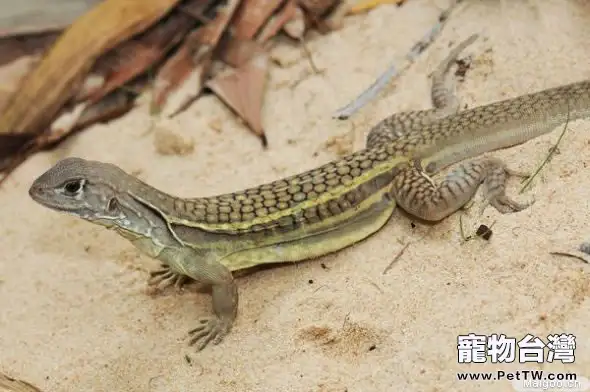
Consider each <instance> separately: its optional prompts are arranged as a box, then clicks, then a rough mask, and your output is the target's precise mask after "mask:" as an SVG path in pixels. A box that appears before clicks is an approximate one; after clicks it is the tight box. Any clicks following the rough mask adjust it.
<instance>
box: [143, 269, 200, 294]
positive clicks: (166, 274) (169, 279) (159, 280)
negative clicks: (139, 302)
mask: <svg viewBox="0 0 590 392" xmlns="http://www.w3.org/2000/svg"><path fill="white" fill-rule="evenodd" d="M189 281H190V278H189V277H188V276H186V275H182V274H179V273H177V272H174V271H172V270H171V269H170V267H168V266H167V265H164V264H162V268H161V269H159V270H156V271H152V272H150V278H149V279H148V286H150V287H153V288H155V289H156V290H158V291H161V290H164V289H166V288H168V287H170V286H174V288H175V290H176V292H180V291H182V288H183V286H184V285H185V284H186V283H188V282H189Z"/></svg>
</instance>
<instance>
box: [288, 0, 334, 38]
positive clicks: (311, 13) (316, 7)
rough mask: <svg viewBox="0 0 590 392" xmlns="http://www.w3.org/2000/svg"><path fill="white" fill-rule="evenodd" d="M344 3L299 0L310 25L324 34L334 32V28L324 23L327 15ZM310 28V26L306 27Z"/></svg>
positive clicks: (331, 0) (328, 0) (322, 0)
mask: <svg viewBox="0 0 590 392" xmlns="http://www.w3.org/2000/svg"><path fill="white" fill-rule="evenodd" d="M342 3H344V2H343V1H342V0H299V5H300V6H301V8H302V9H303V11H304V13H305V15H306V17H307V21H308V23H307V24H308V25H313V26H315V27H316V28H317V29H318V30H319V31H320V32H321V33H322V34H325V33H328V32H329V31H331V30H332V26H331V25H330V24H328V23H326V22H325V21H324V19H325V18H326V16H327V15H329V14H331V13H332V12H333V11H334V10H335V9H337V8H340V6H341V5H342ZM306 27H308V26H306Z"/></svg>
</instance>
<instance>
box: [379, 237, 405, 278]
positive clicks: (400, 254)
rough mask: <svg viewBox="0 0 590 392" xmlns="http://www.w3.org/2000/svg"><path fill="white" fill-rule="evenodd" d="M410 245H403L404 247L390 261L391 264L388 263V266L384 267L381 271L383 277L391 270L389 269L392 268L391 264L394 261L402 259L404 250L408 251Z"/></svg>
mask: <svg viewBox="0 0 590 392" xmlns="http://www.w3.org/2000/svg"><path fill="white" fill-rule="evenodd" d="M410 244H411V242H408V243H407V244H405V245H404V247H403V248H402V249H401V250H400V251H399V252H398V253H397V255H395V257H394V258H393V260H391V263H389V265H388V266H387V267H385V269H384V270H383V275H385V274H386V273H387V272H388V271H389V270H390V269H391V267H393V264H394V263H395V262H396V261H398V260H399V258H400V257H402V255H403V254H404V252H405V251H406V249H408V246H410Z"/></svg>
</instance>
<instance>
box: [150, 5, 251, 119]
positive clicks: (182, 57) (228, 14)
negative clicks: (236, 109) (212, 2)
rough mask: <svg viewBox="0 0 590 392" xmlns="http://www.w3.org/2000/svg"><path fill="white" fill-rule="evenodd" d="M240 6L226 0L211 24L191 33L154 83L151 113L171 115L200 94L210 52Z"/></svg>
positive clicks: (209, 60)
mask: <svg viewBox="0 0 590 392" xmlns="http://www.w3.org/2000/svg"><path fill="white" fill-rule="evenodd" d="M239 5H240V0H229V1H228V3H227V4H226V5H225V6H224V7H222V8H220V9H218V10H217V15H216V16H215V19H214V20H213V21H212V22H210V23H208V24H206V25H205V26H203V27H201V28H199V29H197V30H196V31H194V32H193V33H191V34H190V35H189V36H188V37H187V38H186V39H185V42H184V43H183V45H182V46H181V48H180V49H179V50H178V52H176V53H175V54H174V55H173V56H172V57H171V58H170V59H168V61H167V62H166V63H165V64H164V66H163V67H162V68H161V69H160V71H159V72H158V75H157V76H156V80H155V82H154V94H153V100H152V105H151V106H152V110H153V111H156V112H159V111H162V114H163V115H164V116H173V115H174V114H176V113H178V112H179V111H180V110H182V109H183V108H184V107H185V106H186V105H187V104H188V103H190V102H191V101H192V100H193V99H194V98H196V97H197V96H198V95H199V94H200V93H201V90H202V87H203V80H204V77H205V75H206V74H207V73H208V70H209V67H210V65H211V60H212V56H213V52H214V50H215V48H216V47H217V45H218V43H219V41H220V39H221V36H222V34H223V32H224V31H225V30H226V28H227V26H228V23H229V21H230V19H231V18H232V16H233V15H234V12H235V11H236V9H237V8H238V6H239Z"/></svg>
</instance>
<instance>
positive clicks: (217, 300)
mask: <svg viewBox="0 0 590 392" xmlns="http://www.w3.org/2000/svg"><path fill="white" fill-rule="evenodd" d="M474 39H475V36H472V37H470V38H469V39H467V40H466V41H464V42H463V43H461V44H460V45H458V46H457V48H455V49H454V50H453V51H452V52H451V54H450V55H449V56H448V57H447V58H446V59H445V60H444V61H443V62H442V63H441V65H440V66H439V67H438V69H437V70H435V72H434V73H433V89H432V101H433V104H434V109H431V110H425V111H417V112H409V113H398V114H394V115H393V116H391V117H389V118H386V119H384V120H383V121H381V122H380V123H379V124H377V125H376V126H375V127H374V128H373V129H372V131H371V132H370V134H369V136H368V138H367V147H366V148H365V149H363V150H361V151H358V152H355V153H353V154H350V155H348V156H346V157H344V158H342V159H340V160H336V161H333V162H330V163H327V164H325V165H322V166H320V167H318V168H317V169H313V170H310V171H307V172H304V173H301V174H297V175H293V176H290V177H287V178H284V179H280V180H277V181H273V182H271V183H269V184H264V185H260V186H257V187H253V188H250V189H246V190H243V191H239V192H234V193H230V194H225V195H218V196H210V197H201V198H192V199H182V198H178V197H174V196H172V195H169V194H167V193H164V192H162V191H159V190H157V189H155V188H153V187H151V186H150V185H148V184H146V183H144V182H142V181H140V180H138V179H137V178H135V177H133V176H131V175H129V174H127V173H126V172H124V171H123V170H121V169H120V168H118V167H117V166H115V165H112V164H109V163H103V162H96V161H86V160H83V159H80V158H67V159H64V160H62V161H60V162H58V163H57V164H56V165H55V166H54V167H53V168H51V169H49V170H48V171H47V172H46V173H44V174H43V175H41V176H40V177H39V178H38V179H37V180H35V182H34V183H33V184H32V185H31V188H30V190H29V194H30V195H31V197H32V198H33V199H34V200H36V201H37V202H38V203H40V204H42V205H44V206H46V207H48V208H51V209H54V210H58V211H64V212H68V213H71V214H74V215H76V216H79V217H81V218H83V219H86V220H88V221H91V222H93V223H96V224H100V225H103V226H106V227H108V228H111V229H114V230H115V231H117V232H118V233H119V234H120V235H122V236H123V237H125V238H127V239H128V240H129V241H131V242H132V243H133V244H134V245H135V246H136V247H137V248H139V249H140V250H142V251H143V252H145V253H146V254H148V255H149V256H151V257H154V258H156V259H158V260H160V261H161V262H162V263H163V264H164V266H165V269H163V270H161V271H156V272H155V273H154V274H153V276H152V282H151V283H152V284H156V285H159V284H163V285H168V284H174V285H176V286H177V287H180V286H181V285H182V284H183V283H184V282H185V281H186V280H187V279H188V278H192V279H194V280H197V281H200V282H202V283H204V284H207V285H211V288H212V299H213V311H214V313H215V315H214V316H212V317H205V318H202V319H200V320H199V323H198V325H197V327H196V328H195V329H193V330H192V331H190V332H189V333H190V336H191V344H197V348H198V349H202V348H204V347H205V346H206V345H207V344H208V343H209V342H213V343H219V342H220V341H221V340H222V338H223V337H224V336H225V335H226V334H227V333H228V332H229V331H230V329H231V326H232V324H233V322H234V320H235V318H236V316H237V309H238V291H237V286H236V284H235V282H234V277H233V274H232V273H235V272H238V271H248V270H251V269H252V268H254V267H257V266H261V265H266V264H270V263H280V262H283V263H284V262H296V261H300V260H305V259H309V258H314V257H317V256H321V255H324V254H327V253H330V252H334V251H337V250H339V249H342V248H344V247H347V246H350V245H352V244H354V243H356V242H359V241H361V240H363V239H365V238H367V237H368V236H370V235H371V234H372V233H374V232H376V231H377V230H379V229H380V228H381V227H382V226H383V225H384V224H385V223H386V222H387V220H388V219H389V218H390V216H391V214H392V213H393V211H394V209H395V207H396V204H397V205H399V206H401V207H402V208H403V209H405V210H406V211H407V212H409V213H410V214H413V215H415V216H416V217H419V218H422V219H425V220H430V221H437V220H440V219H443V218H444V217H446V216H448V215H450V214H452V213H453V212H454V211H456V210H457V209H459V208H461V207H462V206H463V205H465V203H467V202H468V201H469V200H470V199H471V198H472V196H473V195H474V194H475V192H476V190H477V189H478V187H479V185H480V184H482V183H483V184H484V188H485V191H484V192H485V197H486V201H487V203H489V204H491V205H492V206H494V207H495V208H496V209H498V210H499V211H500V212H502V213H506V212H514V211H520V210H522V209H524V208H526V207H527V204H522V203H518V202H516V201H514V200H512V199H511V198H509V197H508V196H506V195H505V187H504V183H505V180H506V177H507V175H509V174H514V173H512V172H511V171H510V170H508V169H507V168H506V167H505V165H504V164H503V163H502V162H501V161H499V160H497V159H493V158H486V159H481V160H477V161H472V162H467V163H465V164H463V165H461V166H460V167H459V168H457V169H456V170H455V171H453V172H451V173H450V174H448V175H447V176H446V177H445V178H444V179H443V181H442V182H441V183H440V184H439V185H437V184H436V183H434V182H433V181H432V180H431V179H430V177H429V175H431V174H434V173H436V172H438V171H440V170H441V169H443V168H445V167H447V166H449V165H451V164H453V163H456V162H458V161H460V160H463V159H466V158H469V157H474V156H477V155H479V154H482V153H484V152H486V151H492V150H495V149H499V148H504V147H508V146H512V145H515V144H519V143H522V142H524V141H526V140H529V139H532V138H534V137H536V136H539V135H542V134H544V133H547V132H549V131H551V130H553V129H554V128H555V127H556V126H557V125H559V124H561V123H563V122H564V121H566V119H567V118H568V116H569V119H570V120H574V119H577V118H581V117H587V116H588V115H590V81H583V82H579V83H573V84H569V85H566V86H561V87H556V88H553V89H548V90H544V91H540V92H537V93H533V94H529V95H524V96H521V97H517V98H513V99H508V100H504V101H500V102H496V103H492V104H489V105H484V106H480V107H476V108H473V109H469V110H465V111H463V112H459V113H457V108H458V101H457V100H456V99H455V97H454V96H453V95H452V94H451V93H450V92H449V91H448V90H447V89H446V88H445V87H444V80H443V79H444V75H445V73H446V72H447V70H448V68H449V65H450V64H451V63H452V61H453V60H454V58H455V57H456V56H457V55H458V53H459V52H460V51H461V50H463V49H464V47H465V46H466V45H468V44H469V43H471V42H473V40H474Z"/></svg>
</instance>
